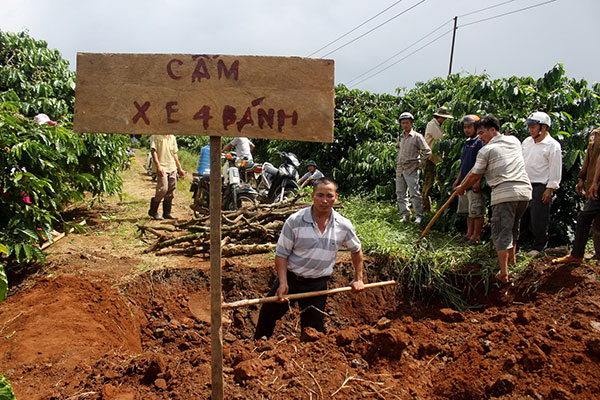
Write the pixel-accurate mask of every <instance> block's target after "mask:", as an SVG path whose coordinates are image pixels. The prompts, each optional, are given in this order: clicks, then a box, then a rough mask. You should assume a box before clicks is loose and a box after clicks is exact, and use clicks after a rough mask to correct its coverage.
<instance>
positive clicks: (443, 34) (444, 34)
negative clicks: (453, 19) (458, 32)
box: [352, 29, 452, 87]
mask: <svg viewBox="0 0 600 400" xmlns="http://www.w3.org/2000/svg"><path fill="white" fill-rule="evenodd" d="M450 32H452V29H448V30H447V31H446V32H444V33H442V34H441V35H439V36H437V37H436V38H435V39H433V40H431V41H429V42H427V43H425V44H424V45H423V46H421V47H419V48H418V49H416V50H415V51H413V52H412V53H410V54H407V55H406V56H405V57H403V58H401V59H399V60H398V61H396V62H395V63H392V64H390V65H388V66H387V67H385V68H384V69H382V70H380V71H378V72H376V73H374V74H372V75H370V76H368V77H366V78H365V79H363V80H362V81H360V82H357V83H356V84H355V85H352V87H356V86H357V85H359V84H361V83H363V82H364V81H366V80H369V79H371V78H372V77H374V76H376V75H379V74H380V73H382V72H383V71H386V70H388V69H390V68H391V67H393V66H394V65H396V64H398V63H399V62H400V61H404V60H406V59H407V58H408V57H410V56H412V55H413V54H415V53H417V52H418V51H420V50H423V49H424V48H425V47H427V46H429V45H430V44H433V43H434V42H437V41H438V40H439V39H441V38H443V37H444V36H446V35H447V34H449V33H450Z"/></svg>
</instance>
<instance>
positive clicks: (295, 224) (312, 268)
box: [254, 178, 364, 340]
mask: <svg viewBox="0 0 600 400" xmlns="http://www.w3.org/2000/svg"><path fill="white" fill-rule="evenodd" d="M313 188H314V190H313V193H312V196H311V197H312V200H313V205H312V206H311V207H306V208H304V209H302V210H300V211H298V212H296V213H294V214H292V215H291V216H290V217H289V218H288V219H287V220H286V221H285V224H284V226H283V229H282V230H281V234H280V236H279V240H278V241H277V248H276V251H275V266H276V268H277V279H276V280H275V283H274V284H273V286H272V287H271V290H270V292H269V294H268V296H275V295H277V297H279V302H277V303H265V304H263V305H262V307H261V309H260V313H259V316H258V323H257V325H256V332H255V334H254V339H255V340H258V339H261V338H262V337H267V338H269V337H271V335H272V334H273V331H274V329H275V324H276V323H277V321H278V320H279V319H280V318H281V317H283V316H284V315H285V313H286V312H287V311H288V310H289V303H288V302H289V300H288V299H287V298H286V296H287V295H288V294H293V293H303V292H315V291H319V290H326V289H327V282H328V281H329V277H330V276H331V274H332V273H333V266H334V264H335V259H336V255H337V251H338V249H339V248H340V247H341V246H345V247H347V248H348V250H350V253H351V258H352V265H353V266H354V280H353V281H352V282H351V283H350V286H351V287H352V289H353V290H354V291H357V292H359V291H362V290H364V283H363V254H362V249H361V244H360V240H359V239H358V237H357V236H356V231H355V230H354V226H353V225H352V223H351V222H350V220H348V219H347V218H344V217H342V216H341V215H340V214H339V213H338V212H337V211H335V210H334V209H333V204H334V203H335V201H336V200H337V198H338V194H337V184H336V183H335V182H334V181H333V180H332V179H329V178H321V179H318V180H316V181H315V183H314V186H313ZM326 301H327V296H315V297H308V298H304V299H299V300H298V303H299V305H300V310H301V315H300V325H301V327H302V332H303V333H304V329H305V328H308V327H312V328H314V329H316V330H317V331H319V332H325V322H324V321H325V304H326Z"/></svg>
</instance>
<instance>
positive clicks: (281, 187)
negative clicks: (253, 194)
mask: <svg viewBox="0 0 600 400" xmlns="http://www.w3.org/2000/svg"><path fill="white" fill-rule="evenodd" d="M277 154H279V155H280V156H281V158H282V159H283V163H282V164H281V165H280V166H279V168H275V166H273V164H271V163H268V162H265V163H263V165H262V173H261V175H260V180H259V182H258V191H259V200H260V201H261V202H263V203H277V202H280V201H282V200H284V199H286V198H288V197H292V196H295V195H296V193H298V192H299V191H300V186H299V185H298V183H296V181H297V180H298V171H297V170H296V168H298V167H299V166H300V162H299V161H298V157H296V155H295V154H294V153H288V152H285V151H279V150H277Z"/></svg>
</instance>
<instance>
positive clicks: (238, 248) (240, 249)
mask: <svg viewBox="0 0 600 400" xmlns="http://www.w3.org/2000/svg"><path fill="white" fill-rule="evenodd" d="M275 247H277V245H276V244H275V243H263V244H241V245H227V246H223V248H222V251H223V255H224V256H228V257H230V256H239V255H243V254H259V253H268V252H270V251H273V250H275Z"/></svg>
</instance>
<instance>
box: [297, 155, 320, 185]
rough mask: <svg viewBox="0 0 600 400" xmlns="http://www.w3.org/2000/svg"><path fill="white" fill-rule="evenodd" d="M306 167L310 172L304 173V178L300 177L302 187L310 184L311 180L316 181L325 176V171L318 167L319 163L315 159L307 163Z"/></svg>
mask: <svg viewBox="0 0 600 400" xmlns="http://www.w3.org/2000/svg"><path fill="white" fill-rule="evenodd" d="M306 168H307V169H308V172H307V173H306V174H304V175H302V178H300V179H298V183H300V184H301V185H300V187H301V188H303V187H304V186H306V185H308V183H309V182H312V183H314V182H315V181H316V180H317V179H321V178H323V177H324V175H323V173H322V172H321V171H319V170H318V169H317V163H316V162H314V161H312V160H311V161H309V162H307V163H306Z"/></svg>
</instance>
